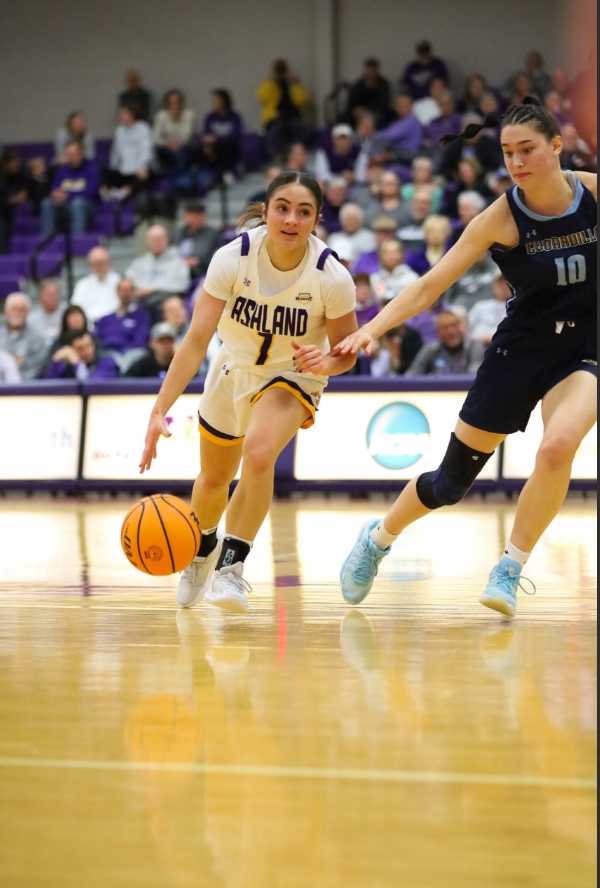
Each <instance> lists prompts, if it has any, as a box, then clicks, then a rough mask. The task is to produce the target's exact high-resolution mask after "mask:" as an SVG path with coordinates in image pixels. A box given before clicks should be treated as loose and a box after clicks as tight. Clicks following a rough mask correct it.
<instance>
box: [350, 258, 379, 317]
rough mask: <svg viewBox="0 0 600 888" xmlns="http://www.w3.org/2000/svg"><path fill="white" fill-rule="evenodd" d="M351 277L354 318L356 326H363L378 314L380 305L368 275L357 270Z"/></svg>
mask: <svg viewBox="0 0 600 888" xmlns="http://www.w3.org/2000/svg"><path fill="white" fill-rule="evenodd" d="M352 277H353V280H354V284H355V286H356V320H357V321H358V326H359V327H363V326H364V325H365V324H368V323H369V321H372V320H373V318H374V317H375V316H376V315H377V314H379V309H380V305H379V302H378V301H377V299H376V297H375V294H374V292H373V288H372V287H371V279H370V277H369V275H368V274H365V272H361V271H359V272H357V273H356V274H354V275H353V276H352Z"/></svg>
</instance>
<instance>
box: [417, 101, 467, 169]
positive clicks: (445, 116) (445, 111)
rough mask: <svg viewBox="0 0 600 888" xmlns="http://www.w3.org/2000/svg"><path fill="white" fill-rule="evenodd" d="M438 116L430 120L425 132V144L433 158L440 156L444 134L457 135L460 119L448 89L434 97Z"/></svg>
mask: <svg viewBox="0 0 600 888" xmlns="http://www.w3.org/2000/svg"><path fill="white" fill-rule="evenodd" d="M436 102H437V104H438V108H439V110H440V113H439V116H438V117H435V118H434V119H433V120H431V121H430V122H429V124H428V126H427V127H426V130H425V143H426V145H427V146H428V148H429V149H430V150H431V151H432V153H433V156H434V157H439V156H440V155H441V154H442V150H443V149H442V146H441V145H440V139H441V138H442V136H445V135H446V133H459V132H460V123H461V117H460V114H459V113H458V112H457V111H456V110H455V105H454V96H453V95H452V93H451V92H450V90H449V89H443V90H441V92H439V93H438V95H437V96H436Z"/></svg>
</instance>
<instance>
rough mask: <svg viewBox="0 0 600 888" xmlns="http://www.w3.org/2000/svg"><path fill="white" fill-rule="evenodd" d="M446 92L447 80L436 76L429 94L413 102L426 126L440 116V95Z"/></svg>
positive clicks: (430, 86) (419, 117) (414, 109)
mask: <svg viewBox="0 0 600 888" xmlns="http://www.w3.org/2000/svg"><path fill="white" fill-rule="evenodd" d="M444 92H448V89H447V88H446V83H445V81H444V80H440V79H439V77H434V78H433V80H432V81H431V83H430V84H429V92H428V94H427V95H426V96H425V97H424V98H422V99H418V100H417V101H416V102H414V103H413V111H414V113H415V115H416V116H417V117H418V119H419V121H420V122H421V123H422V124H423V126H424V127H425V128H427V127H428V126H429V124H430V123H431V121H432V120H437V118H438V117H439V116H440V113H441V108H440V104H439V102H438V97H439V96H441V95H442V94H443V93H444Z"/></svg>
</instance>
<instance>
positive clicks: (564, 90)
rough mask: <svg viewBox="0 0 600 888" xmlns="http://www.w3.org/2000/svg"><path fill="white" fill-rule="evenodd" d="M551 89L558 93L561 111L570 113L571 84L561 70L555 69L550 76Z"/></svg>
mask: <svg viewBox="0 0 600 888" xmlns="http://www.w3.org/2000/svg"><path fill="white" fill-rule="evenodd" d="M551 83H552V89H553V90H554V91H555V92H557V93H558V95H559V96H560V99H561V103H562V108H563V111H566V112H567V113H570V111H571V84H570V83H569V78H568V77H567V75H566V72H565V71H563V70H562V68H557V69H556V71H555V72H554V74H553V75H552V81H551Z"/></svg>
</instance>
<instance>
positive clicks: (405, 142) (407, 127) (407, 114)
mask: <svg viewBox="0 0 600 888" xmlns="http://www.w3.org/2000/svg"><path fill="white" fill-rule="evenodd" d="M394 110H395V112H396V120H395V121H394V122H393V123H390V124H389V126H387V127H386V128H385V129H382V130H379V132H378V133H377V135H378V136H379V138H380V139H384V140H385V142H386V143H387V146H388V148H387V151H386V152H385V153H384V155H383V157H384V160H385V161H387V162H389V163H391V162H394V161H396V162H398V163H412V161H413V159H414V157H415V154H416V153H417V151H419V149H420V148H421V145H422V143H423V137H424V134H425V130H424V129H423V127H422V125H421V123H420V121H419V119H418V117H417V116H416V114H415V113H414V112H413V104H412V99H411V97H410V95H409V94H408V93H407V92H401V93H400V95H399V96H398V97H397V98H396V101H395V102H394Z"/></svg>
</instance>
